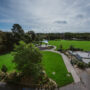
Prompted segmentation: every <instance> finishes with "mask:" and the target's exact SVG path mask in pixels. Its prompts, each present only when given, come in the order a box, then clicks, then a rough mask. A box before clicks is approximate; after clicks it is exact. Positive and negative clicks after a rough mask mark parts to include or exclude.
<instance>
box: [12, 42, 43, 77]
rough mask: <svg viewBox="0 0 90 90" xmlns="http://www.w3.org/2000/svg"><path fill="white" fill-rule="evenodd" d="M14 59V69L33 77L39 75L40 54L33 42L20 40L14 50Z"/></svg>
mask: <svg viewBox="0 0 90 90" xmlns="http://www.w3.org/2000/svg"><path fill="white" fill-rule="evenodd" d="M13 55H14V60H13V62H14V63H16V69H18V70H19V71H21V72H22V73H24V75H29V76H32V77H34V78H37V77H39V75H40V73H41V71H42V65H41V61H42V54H41V52H40V51H39V49H38V48H36V47H35V46H34V45H33V44H26V43H24V42H23V41H20V43H19V45H18V46H17V45H16V47H15V50H14V54H13Z"/></svg>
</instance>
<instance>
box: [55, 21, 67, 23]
mask: <svg viewBox="0 0 90 90" xmlns="http://www.w3.org/2000/svg"><path fill="white" fill-rule="evenodd" d="M54 23H57V24H67V21H55V22H54Z"/></svg>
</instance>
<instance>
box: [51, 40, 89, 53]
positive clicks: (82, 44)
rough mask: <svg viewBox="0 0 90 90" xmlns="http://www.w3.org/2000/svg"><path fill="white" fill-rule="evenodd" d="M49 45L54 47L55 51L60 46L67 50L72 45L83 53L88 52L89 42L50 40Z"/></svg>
mask: <svg viewBox="0 0 90 90" xmlns="http://www.w3.org/2000/svg"><path fill="white" fill-rule="evenodd" d="M49 44H50V45H55V46H56V47H57V49H58V48H59V47H60V45H62V46H63V49H64V50H65V49H68V48H69V47H70V45H73V46H74V47H76V48H81V49H83V50H85V51H90V41H73V40H51V41H49Z"/></svg>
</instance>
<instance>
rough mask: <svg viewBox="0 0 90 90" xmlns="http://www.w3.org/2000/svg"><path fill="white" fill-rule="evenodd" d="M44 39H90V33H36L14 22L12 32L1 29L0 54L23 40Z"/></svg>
mask: <svg viewBox="0 0 90 90" xmlns="http://www.w3.org/2000/svg"><path fill="white" fill-rule="evenodd" d="M43 39H47V40H55V39H65V40H90V33H35V32H34V31H32V30H30V31H28V32H24V30H23V28H22V27H21V26H20V25H19V24H14V25H13V26H12V29H11V31H10V32H3V31H0V54H3V53H7V52H10V51H12V50H13V48H14V45H15V44H19V41H21V40H22V41H24V42H25V43H41V42H39V41H41V40H43Z"/></svg>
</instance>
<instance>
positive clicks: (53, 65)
mask: <svg viewBox="0 0 90 90" xmlns="http://www.w3.org/2000/svg"><path fill="white" fill-rule="evenodd" d="M42 54H43V60H42V64H43V67H44V68H45V71H46V73H47V75H48V77H50V78H52V79H53V80H55V81H56V83H57V84H58V85H59V86H63V85H66V84H68V83H71V82H73V79H72V76H71V75H70V77H68V76H67V74H68V71H67V69H66V66H65V64H64V62H63V60H62V57H61V56H60V55H59V54H57V53H53V52H48V51H42ZM12 60H13V56H11V54H5V55H1V56H0V68H1V67H2V65H3V64H4V65H6V66H7V68H8V72H12V71H13V70H15V68H14V67H15V64H14V63H12ZM53 72H55V75H53V74H52V73H53Z"/></svg>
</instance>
